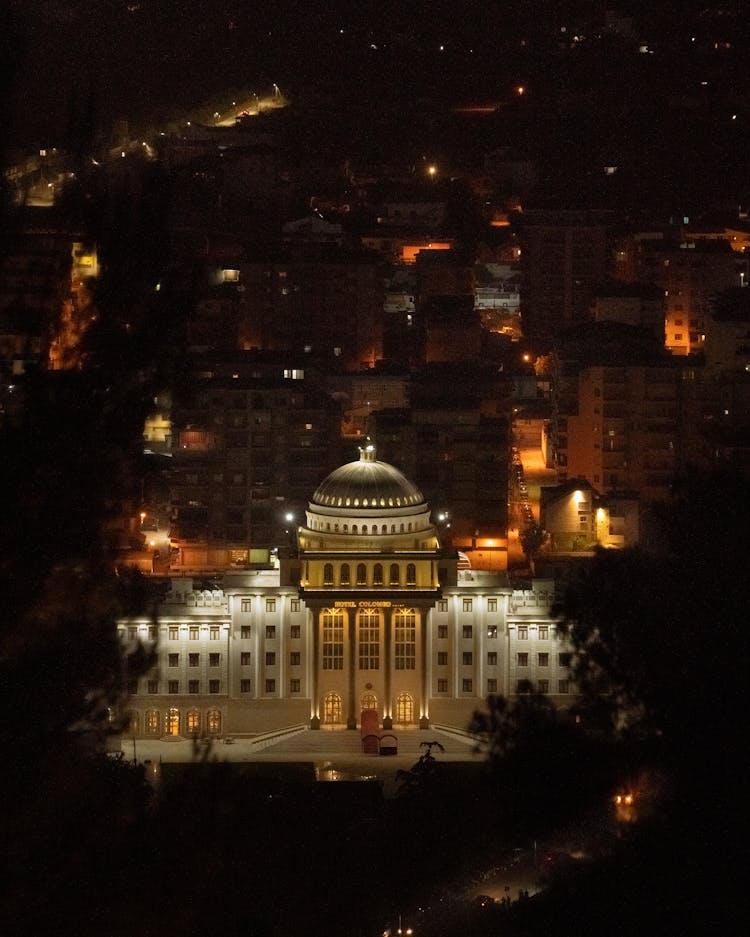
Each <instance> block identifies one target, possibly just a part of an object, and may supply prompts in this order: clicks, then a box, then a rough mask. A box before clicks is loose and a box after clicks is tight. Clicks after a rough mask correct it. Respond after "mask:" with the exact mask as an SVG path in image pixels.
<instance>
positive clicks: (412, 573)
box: [406, 563, 417, 586]
mask: <svg viewBox="0 0 750 937" xmlns="http://www.w3.org/2000/svg"><path fill="white" fill-rule="evenodd" d="M416 584H417V567H416V565H415V564H414V563H407V564H406V585H407V586H416Z"/></svg>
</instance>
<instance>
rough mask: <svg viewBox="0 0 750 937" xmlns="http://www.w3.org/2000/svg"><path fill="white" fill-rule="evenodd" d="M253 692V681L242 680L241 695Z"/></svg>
mask: <svg viewBox="0 0 750 937" xmlns="http://www.w3.org/2000/svg"><path fill="white" fill-rule="evenodd" d="M252 690H253V681H252V680H240V693H252Z"/></svg>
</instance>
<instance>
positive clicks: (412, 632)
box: [394, 608, 417, 670]
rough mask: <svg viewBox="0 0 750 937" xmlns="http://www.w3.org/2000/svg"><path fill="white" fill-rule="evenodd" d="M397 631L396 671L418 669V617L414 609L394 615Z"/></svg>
mask: <svg viewBox="0 0 750 937" xmlns="http://www.w3.org/2000/svg"><path fill="white" fill-rule="evenodd" d="M394 622H395V631H396V641H395V645H396V648H395V650H396V670H414V669H415V667H416V657H417V653H416V642H417V615H416V612H415V611H414V609H413V608H412V609H404V610H403V611H397V612H396V614H395V615H394Z"/></svg>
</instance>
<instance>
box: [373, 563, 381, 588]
mask: <svg viewBox="0 0 750 937" xmlns="http://www.w3.org/2000/svg"><path fill="white" fill-rule="evenodd" d="M372 584H373V585H374V586H382V585H383V564H382V563H376V564H375V566H374V567H373V570H372Z"/></svg>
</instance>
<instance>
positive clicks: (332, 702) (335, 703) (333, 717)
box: [323, 693, 343, 726]
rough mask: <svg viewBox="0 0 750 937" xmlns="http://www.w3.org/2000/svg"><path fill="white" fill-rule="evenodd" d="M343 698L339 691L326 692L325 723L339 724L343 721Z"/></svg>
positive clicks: (324, 704) (324, 701) (329, 724)
mask: <svg viewBox="0 0 750 937" xmlns="http://www.w3.org/2000/svg"><path fill="white" fill-rule="evenodd" d="M342 709H343V706H342V700H341V697H340V696H339V694H338V693H326V695H325V699H324V700H323V722H324V724H325V725H328V726H331V725H337V724H339V723H340V722H341V713H342Z"/></svg>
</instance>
